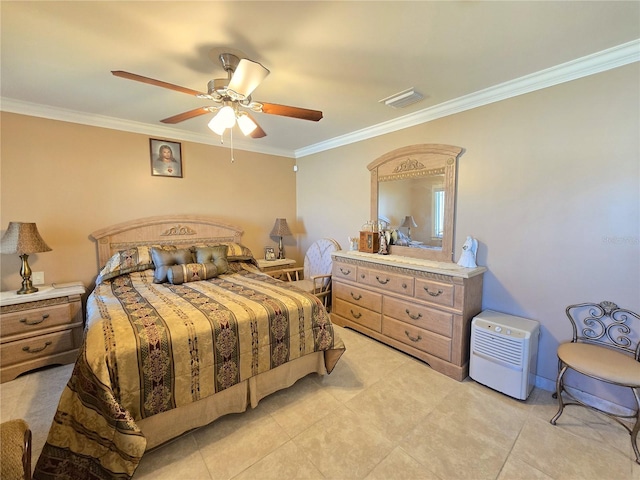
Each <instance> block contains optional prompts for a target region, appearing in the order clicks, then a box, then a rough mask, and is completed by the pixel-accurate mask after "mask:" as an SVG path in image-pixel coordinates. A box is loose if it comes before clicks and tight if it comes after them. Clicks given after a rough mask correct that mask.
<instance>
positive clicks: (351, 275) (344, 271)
mask: <svg viewBox="0 0 640 480" xmlns="http://www.w3.org/2000/svg"><path fill="white" fill-rule="evenodd" d="M331 273H332V275H333V276H334V277H336V278H341V279H344V280H351V281H352V282H355V281H356V267H355V266H354V265H347V264H345V263H338V262H333V268H332V271H331Z"/></svg>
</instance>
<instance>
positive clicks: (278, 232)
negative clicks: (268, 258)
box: [271, 218, 293, 259]
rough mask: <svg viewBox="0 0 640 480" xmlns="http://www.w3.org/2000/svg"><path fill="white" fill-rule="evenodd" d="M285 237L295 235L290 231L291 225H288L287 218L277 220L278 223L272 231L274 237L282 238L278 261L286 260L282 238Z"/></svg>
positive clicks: (279, 243) (279, 245) (279, 244)
mask: <svg viewBox="0 0 640 480" xmlns="http://www.w3.org/2000/svg"><path fill="white" fill-rule="evenodd" d="M285 235H293V234H292V233H291V230H289V225H287V219H286V218H276V223H275V224H274V225H273V229H272V230H271V236H272V237H280V241H279V242H278V259H282V258H284V246H283V245H282V237H284V236H285Z"/></svg>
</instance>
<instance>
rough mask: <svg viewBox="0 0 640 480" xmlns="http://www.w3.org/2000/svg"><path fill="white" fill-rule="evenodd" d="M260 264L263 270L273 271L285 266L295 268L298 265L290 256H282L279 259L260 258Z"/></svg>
mask: <svg viewBox="0 0 640 480" xmlns="http://www.w3.org/2000/svg"><path fill="white" fill-rule="evenodd" d="M257 260H258V266H259V267H260V270H262V271H263V272H273V271H275V270H282V269H283V268H293V267H295V266H296V261H295V260H291V259H290V258H281V259H277V260H265V259H264V258H259V259H257Z"/></svg>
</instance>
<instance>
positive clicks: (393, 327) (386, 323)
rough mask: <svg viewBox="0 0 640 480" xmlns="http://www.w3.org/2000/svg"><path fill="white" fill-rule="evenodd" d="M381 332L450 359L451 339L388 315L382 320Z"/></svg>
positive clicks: (447, 359)
mask: <svg viewBox="0 0 640 480" xmlns="http://www.w3.org/2000/svg"><path fill="white" fill-rule="evenodd" d="M382 333H383V334H384V335H386V336H387V337H390V338H393V339H395V340H398V341H399V342H402V343H404V344H406V345H410V346H412V347H413V348H417V349H418V350H422V351H423V352H426V353H429V354H431V355H434V356H436V357H439V358H441V359H443V360H446V361H447V362H450V361H451V339H450V338H448V337H443V336H442V335H438V334H436V333H432V332H429V331H428V330H424V329H422V328H418V327H414V326H413V325H409V324H408V323H405V322H399V321H397V320H394V319H392V318H389V317H386V316H385V317H384V318H383V321H382Z"/></svg>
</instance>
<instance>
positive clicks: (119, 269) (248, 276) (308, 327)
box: [34, 216, 345, 479]
mask: <svg viewBox="0 0 640 480" xmlns="http://www.w3.org/2000/svg"><path fill="white" fill-rule="evenodd" d="M91 236H92V238H93V239H94V240H95V241H96V244H97V251H98V266H99V274H98V277H97V279H96V287H95V288H94V290H93V291H92V293H91V294H90V295H89V297H88V299H87V305H86V314H87V315H86V327H85V334H84V342H83V346H82V348H81V351H80V354H79V355H78V359H77V361H76V364H75V366H74V370H73V373H72V375H71V378H70V380H69V382H68V384H67V386H66V387H65V390H64V392H63V394H62V396H61V398H60V402H59V405H58V409H57V412H56V414H55V416H54V420H53V422H52V426H51V430H50V432H49V435H48V438H47V442H46V444H45V446H44V448H43V450H42V454H41V455H40V458H39V459H38V462H37V465H36V468H35V472H34V478H38V479H53V478H83V479H92V478H96V479H98V478H100V479H101V478H130V477H131V476H132V475H133V473H134V472H135V469H136V467H137V465H138V463H139V461H140V458H141V457H142V455H143V454H144V452H145V450H148V449H151V448H153V447H155V446H158V445H160V444H162V443H164V442H166V441H168V440H170V439H172V438H175V437H177V436H179V435H181V434H183V433H185V432H187V431H189V430H191V429H193V428H197V427H199V426H203V425H206V424H208V423H210V422H212V421H214V420H215V419H216V418H219V417H221V416H223V415H226V414H229V413H240V412H243V411H245V410H246V409H247V407H249V406H251V407H256V406H257V404H258V402H259V401H260V400H261V399H262V398H264V397H265V396H267V395H269V394H271V393H273V392H275V391H278V390H280V389H283V388H288V387H290V386H291V385H293V384H294V383H295V382H296V381H297V380H298V379H300V378H302V377H304V376H306V375H308V374H310V373H317V374H320V375H324V374H327V373H330V372H331V371H332V370H333V368H334V366H335V365H336V363H337V362H338V360H339V358H340V356H341V355H342V353H343V352H344V350H345V347H344V343H343V342H342V340H341V339H340V338H339V337H338V336H337V335H336V332H335V331H334V329H333V326H332V324H331V321H330V317H329V315H328V313H327V311H326V310H325V308H324V306H323V305H322V302H321V301H320V300H318V299H317V298H316V297H314V296H313V295H311V294H309V293H306V292H303V291H301V290H299V289H297V288H295V287H294V286H292V285H289V284H288V283H286V282H281V281H280V280H277V279H274V278H272V277H270V276H268V275H266V274H263V273H261V272H260V270H259V269H258V268H257V262H256V261H255V259H254V258H253V255H252V254H251V252H250V250H249V249H247V248H246V247H245V246H243V245H242V243H241V237H242V230H241V229H240V228H238V227H235V226H232V225H227V224H224V223H221V222H219V221H216V220H215V219H211V218H208V217H202V216H160V217H151V218H145V219H140V220H135V221H131V222H126V223H122V224H118V225H115V226H112V227H108V228H105V229H102V230H99V231H96V232H94V233H93V234H91ZM189 253H190V256H189Z"/></svg>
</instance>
